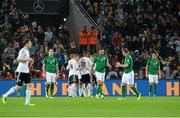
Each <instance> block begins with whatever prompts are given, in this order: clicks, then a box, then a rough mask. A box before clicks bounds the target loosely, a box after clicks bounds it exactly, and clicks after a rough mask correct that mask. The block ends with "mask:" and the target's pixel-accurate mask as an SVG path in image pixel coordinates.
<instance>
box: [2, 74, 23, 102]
mask: <svg viewBox="0 0 180 118" xmlns="http://www.w3.org/2000/svg"><path fill="white" fill-rule="evenodd" d="M22 77H23V76H22V74H21V73H17V77H16V78H17V79H16V86H13V87H11V88H10V89H9V90H8V91H7V92H6V93H5V94H3V95H2V102H3V103H4V104H5V103H6V98H7V97H8V96H9V95H11V94H13V93H15V92H17V91H19V90H20V89H21V86H22V85H23V81H24V80H23V78H22Z"/></svg>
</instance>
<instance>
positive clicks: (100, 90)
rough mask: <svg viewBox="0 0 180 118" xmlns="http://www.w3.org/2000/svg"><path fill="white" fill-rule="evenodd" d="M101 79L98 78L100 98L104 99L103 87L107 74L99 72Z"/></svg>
mask: <svg viewBox="0 0 180 118" xmlns="http://www.w3.org/2000/svg"><path fill="white" fill-rule="evenodd" d="M98 75H99V77H98V78H97V84H98V96H99V97H100V98H104V96H103V95H102V85H103V83H104V80H105V73H99V72H98Z"/></svg>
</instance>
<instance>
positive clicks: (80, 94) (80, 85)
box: [79, 82, 83, 97]
mask: <svg viewBox="0 0 180 118" xmlns="http://www.w3.org/2000/svg"><path fill="white" fill-rule="evenodd" d="M82 95H83V88H82V83H81V82H80V84H79V96H80V97H82Z"/></svg>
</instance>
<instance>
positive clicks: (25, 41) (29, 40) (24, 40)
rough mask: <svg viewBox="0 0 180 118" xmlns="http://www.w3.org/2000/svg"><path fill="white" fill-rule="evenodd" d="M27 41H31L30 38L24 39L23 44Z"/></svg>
mask: <svg viewBox="0 0 180 118" xmlns="http://www.w3.org/2000/svg"><path fill="white" fill-rule="evenodd" d="M29 41H31V40H30V39H24V41H23V45H26V44H27V43H29Z"/></svg>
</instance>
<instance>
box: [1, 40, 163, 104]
mask: <svg viewBox="0 0 180 118" xmlns="http://www.w3.org/2000/svg"><path fill="white" fill-rule="evenodd" d="M24 38H25V40H24V42H23V43H24V47H23V48H22V49H21V50H20V51H19V54H18V57H17V62H18V63H19V64H18V67H17V70H16V80H17V81H16V82H17V83H16V86H14V87H12V88H10V89H9V90H8V91H7V92H6V93H5V94H3V95H2V102H3V103H4V104H6V98H7V97H8V96H9V95H10V94H12V93H14V92H16V91H18V90H19V89H20V88H21V86H22V85H23V84H25V85H26V100H25V105H28V106H34V105H35V104H30V98H31V78H30V74H29V68H30V67H29V66H31V63H32V62H33V60H32V58H30V54H29V48H31V45H32V42H31V40H29V38H28V37H24ZM53 55H54V51H53V49H49V52H48V56H46V57H45V58H44V62H43V76H44V77H45V78H46V81H47V83H46V97H50V98H53V97H54V94H53V92H54V84H55V83H56V79H57V78H59V68H58V60H57V58H55V57H54V56H53ZM122 55H123V56H124V63H123V64H122V63H120V62H117V63H116V67H117V68H124V73H123V76H122V81H121V89H122V98H118V100H125V97H126V87H127V86H129V87H130V88H131V89H132V90H133V91H134V93H136V95H137V100H140V98H141V93H140V92H139V91H138V90H137V88H135V87H134V71H133V59H132V57H131V55H130V54H129V51H128V49H127V48H123V49H122ZM107 68H111V65H110V64H109V60H108V57H107V56H106V55H105V50H104V49H103V48H99V49H98V51H97V53H96V54H94V55H93V56H90V54H89V53H88V52H84V54H83V56H82V57H80V56H79V55H78V54H71V55H70V60H69V61H68V65H67V67H66V69H67V70H69V77H68V78H69V79H68V83H69V86H68V95H69V97H76V96H84V97H86V96H92V95H93V94H92V88H93V87H92V79H94V78H95V79H96V83H97V85H96V90H97V92H96V96H95V97H96V98H98V99H102V98H104V96H103V93H102V85H103V83H104V81H105V74H106V71H107ZM146 77H147V78H149V83H150V86H149V89H150V90H149V95H151V92H152V86H153V84H154V94H153V95H156V88H157V87H156V86H157V83H158V77H159V78H161V70H160V62H159V60H158V58H157V54H156V53H155V52H153V53H152V58H151V59H149V60H148V62H147V66H146ZM78 88H79V89H78ZM49 89H50V94H48V93H49V92H48V91H49ZM77 91H78V92H77ZM77 93H78V95H77Z"/></svg>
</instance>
